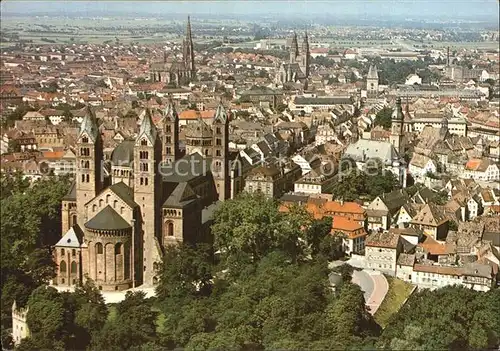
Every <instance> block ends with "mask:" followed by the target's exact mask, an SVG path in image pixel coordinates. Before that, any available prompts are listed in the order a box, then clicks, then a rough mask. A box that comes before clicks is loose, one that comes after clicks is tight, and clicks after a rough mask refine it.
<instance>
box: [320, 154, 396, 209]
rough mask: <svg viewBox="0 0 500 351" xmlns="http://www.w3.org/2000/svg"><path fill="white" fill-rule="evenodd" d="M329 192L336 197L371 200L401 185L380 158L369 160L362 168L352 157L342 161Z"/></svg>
mask: <svg viewBox="0 0 500 351" xmlns="http://www.w3.org/2000/svg"><path fill="white" fill-rule="evenodd" d="M337 177H338V181H336V182H335V183H334V184H333V185H332V187H331V188H330V189H329V192H330V193H331V194H332V195H333V197H334V198H336V199H343V200H345V201H355V200H359V199H364V200H368V201H371V200H373V199H375V198H376V197H377V196H379V195H380V194H383V193H388V192H391V191H393V190H394V189H397V188H398V186H399V181H398V178H397V177H396V175H395V174H394V173H392V172H391V171H389V170H387V169H384V167H383V165H382V164H381V163H380V162H379V161H378V160H369V162H367V166H366V167H365V169H363V170H360V169H358V168H357V166H356V162H355V161H354V160H352V159H350V158H346V159H343V160H342V161H341V163H340V170H339V174H338V175H337Z"/></svg>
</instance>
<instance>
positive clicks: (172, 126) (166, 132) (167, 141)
mask: <svg viewBox="0 0 500 351" xmlns="http://www.w3.org/2000/svg"><path fill="white" fill-rule="evenodd" d="M162 144H163V146H162V161H164V162H165V163H166V164H171V163H173V162H175V161H176V160H178V159H179V158H180V151H179V116H178V114H177V111H176V110H175V106H174V104H173V102H172V101H171V100H170V101H169V102H168V104H167V108H166V109H165V116H164V117H163V134H162Z"/></svg>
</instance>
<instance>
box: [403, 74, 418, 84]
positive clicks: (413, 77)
mask: <svg viewBox="0 0 500 351" xmlns="http://www.w3.org/2000/svg"><path fill="white" fill-rule="evenodd" d="M413 84H419V85H422V78H420V77H419V76H418V74H415V73H413V74H410V75H408V77H406V81H405V85H413Z"/></svg>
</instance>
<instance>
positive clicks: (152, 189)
mask: <svg viewBox="0 0 500 351" xmlns="http://www.w3.org/2000/svg"><path fill="white" fill-rule="evenodd" d="M160 158H161V143H160V142H159V138H158V132H157V130H156V126H155V125H154V124H153V121H152V119H151V113H150V111H149V109H148V110H146V114H145V116H144V118H143V119H142V122H141V126H140V128H139V134H138V135H137V138H136V141H135V145H134V200H135V202H136V203H137V204H138V205H139V208H140V216H139V217H140V218H138V222H139V223H138V226H137V227H138V228H139V229H138V232H139V233H138V235H137V238H136V241H135V242H136V243H140V245H137V247H136V249H135V251H136V252H135V253H136V254H135V255H134V257H135V266H136V267H137V268H138V269H137V270H136V272H138V273H139V274H138V276H136V277H134V278H135V279H136V280H141V279H140V276H141V275H140V272H144V276H143V277H142V278H143V281H144V283H145V284H152V283H153V278H154V276H155V271H154V268H155V266H156V265H154V263H155V262H158V261H159V260H160V253H159V252H158V245H157V238H156V233H157V232H158V230H159V217H160V216H159V214H160V212H159V211H160V210H159V207H160V206H159V202H160V197H159V194H161V180H160V177H159V175H158V173H159V172H158V169H157V168H158V164H159V160H160Z"/></svg>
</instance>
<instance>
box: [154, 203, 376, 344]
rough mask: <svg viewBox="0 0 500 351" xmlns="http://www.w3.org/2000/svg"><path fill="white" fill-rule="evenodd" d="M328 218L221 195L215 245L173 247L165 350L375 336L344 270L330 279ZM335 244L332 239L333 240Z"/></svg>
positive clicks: (165, 293)
mask: <svg viewBox="0 0 500 351" xmlns="http://www.w3.org/2000/svg"><path fill="white" fill-rule="evenodd" d="M330 230H331V219H329V218H325V219H323V220H319V221H318V220H314V219H312V218H311V217H310V215H309V214H308V213H307V212H306V211H305V210H304V209H303V208H300V207H295V206H292V207H291V208H290V209H289V211H287V212H280V211H279V207H278V204H277V203H276V201H274V200H271V199H266V198H265V197H263V196H261V195H243V196H241V197H239V198H238V199H235V200H232V201H226V202H224V203H223V204H222V205H221V207H220V208H219V209H218V211H217V212H216V214H215V222H214V224H213V226H212V231H213V235H214V241H215V242H214V246H210V245H197V246H189V245H183V246H180V247H177V248H169V249H168V250H167V252H166V254H165V257H164V263H163V267H162V269H161V279H160V284H159V286H158V288H157V306H158V307H159V309H160V310H161V311H162V313H164V314H165V316H166V318H165V322H164V324H163V327H162V330H161V331H160V332H159V333H158V338H157V340H156V341H155V344H156V345H157V347H158V348H161V347H164V348H168V349H174V348H186V349H252V350H262V349H313V350H314V349H317V350H320V349H338V348H342V349H346V348H355V349H358V348H360V347H364V346H367V345H368V346H369V345H373V342H374V341H375V340H376V339H375V338H376V337H377V336H378V335H379V333H380V328H379V326H378V325H377V324H376V323H375V322H374V320H373V318H372V317H371V315H370V314H369V313H368V312H367V309H366V307H365V301H364V297H363V293H362V291H361V289H360V288H359V287H358V286H357V285H354V284H352V283H351V282H350V277H349V278H347V279H346V280H345V281H344V283H343V284H342V286H341V287H340V289H339V290H338V292H337V293H334V292H333V291H332V290H331V289H330V287H329V280H328V276H329V269H328V266H327V259H328V258H329V257H328V255H329V253H331V251H330V248H331V247H332V246H334V247H336V246H339V245H338V244H339V243H338V242H337V243H332V242H330V241H329V238H332V236H331V235H330ZM332 244H333V245H332Z"/></svg>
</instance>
